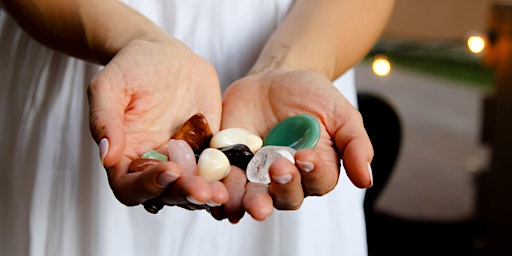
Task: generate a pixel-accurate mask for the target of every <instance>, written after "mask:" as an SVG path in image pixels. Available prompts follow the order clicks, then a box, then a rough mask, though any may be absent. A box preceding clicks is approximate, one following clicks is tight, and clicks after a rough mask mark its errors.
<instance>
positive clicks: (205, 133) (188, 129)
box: [171, 113, 213, 152]
mask: <svg viewBox="0 0 512 256" xmlns="http://www.w3.org/2000/svg"><path fill="white" fill-rule="evenodd" d="M212 136H213V135H212V131H211V130H210V126H209V125H208V122H207V121H206V118H205V117H204V115H203V114H200V113H198V114H195V115H193V116H192V117H191V118H189V119H188V120H187V121H186V122H185V123H184V124H183V125H182V126H181V128H180V129H179V130H178V131H177V132H176V133H175V134H174V135H173V136H172V138H171V139H176V140H184V141H186V142H187V143H188V144H189V145H190V147H191V148H192V149H193V150H194V152H201V151H202V150H203V149H205V148H208V147H209V145H210V139H211V138H212Z"/></svg>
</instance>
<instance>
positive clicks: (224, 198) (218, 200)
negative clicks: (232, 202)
mask: <svg viewBox="0 0 512 256" xmlns="http://www.w3.org/2000/svg"><path fill="white" fill-rule="evenodd" d="M209 185H210V189H211V191H212V197H211V199H210V200H208V201H207V202H206V204H207V205H208V206H210V207H216V206H221V205H223V204H225V203H227V202H228V200H229V193H228V190H227V188H226V186H224V184H223V183H222V182H220V181H213V182H210V183H209Z"/></svg>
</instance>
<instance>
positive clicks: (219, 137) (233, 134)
mask: <svg viewBox="0 0 512 256" xmlns="http://www.w3.org/2000/svg"><path fill="white" fill-rule="evenodd" d="M235 144H244V145H246V146H247V147H249V149H250V150H251V151H252V152H253V153H254V152H256V151H258V149H260V148H261V146H262V145H263V139H261V138H260V137H259V136H258V135H256V134H254V133H252V132H250V131H248V130H246V129H243V128H228V129H224V130H222V131H220V132H218V133H217V134H215V135H214V136H213V137H212V139H211V141H210V147H212V148H223V147H227V146H232V145H235Z"/></svg>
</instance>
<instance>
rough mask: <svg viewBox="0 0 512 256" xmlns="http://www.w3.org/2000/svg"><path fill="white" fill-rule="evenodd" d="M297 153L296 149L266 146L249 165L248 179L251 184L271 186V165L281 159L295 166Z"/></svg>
mask: <svg viewBox="0 0 512 256" xmlns="http://www.w3.org/2000/svg"><path fill="white" fill-rule="evenodd" d="M295 152H296V150H295V149H293V148H290V147H283V146H265V147H262V148H260V150H258V152H256V154H255V155H254V157H253V158H252V159H251V161H250V162H249V164H248V165H247V170H246V175H247V179H248V180H249V181H250V182H255V183H262V184H269V183H270V175H269V171H268V170H269V169H270V165H272V163H274V162H275V161H276V160H277V159H279V158H281V157H284V158H286V159H287V160H288V161H290V162H292V163H293V164H295V159H294V157H293V156H294V155H295Z"/></svg>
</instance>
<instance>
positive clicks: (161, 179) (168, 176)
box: [156, 171, 179, 186]
mask: <svg viewBox="0 0 512 256" xmlns="http://www.w3.org/2000/svg"><path fill="white" fill-rule="evenodd" d="M178 177H179V175H178V174H176V173H174V172H169V171H167V172H162V173H160V175H158V177H157V179H156V182H158V184H159V185H160V186H167V185H169V184H170V183H171V182H173V181H175V180H176V179H178Z"/></svg>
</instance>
